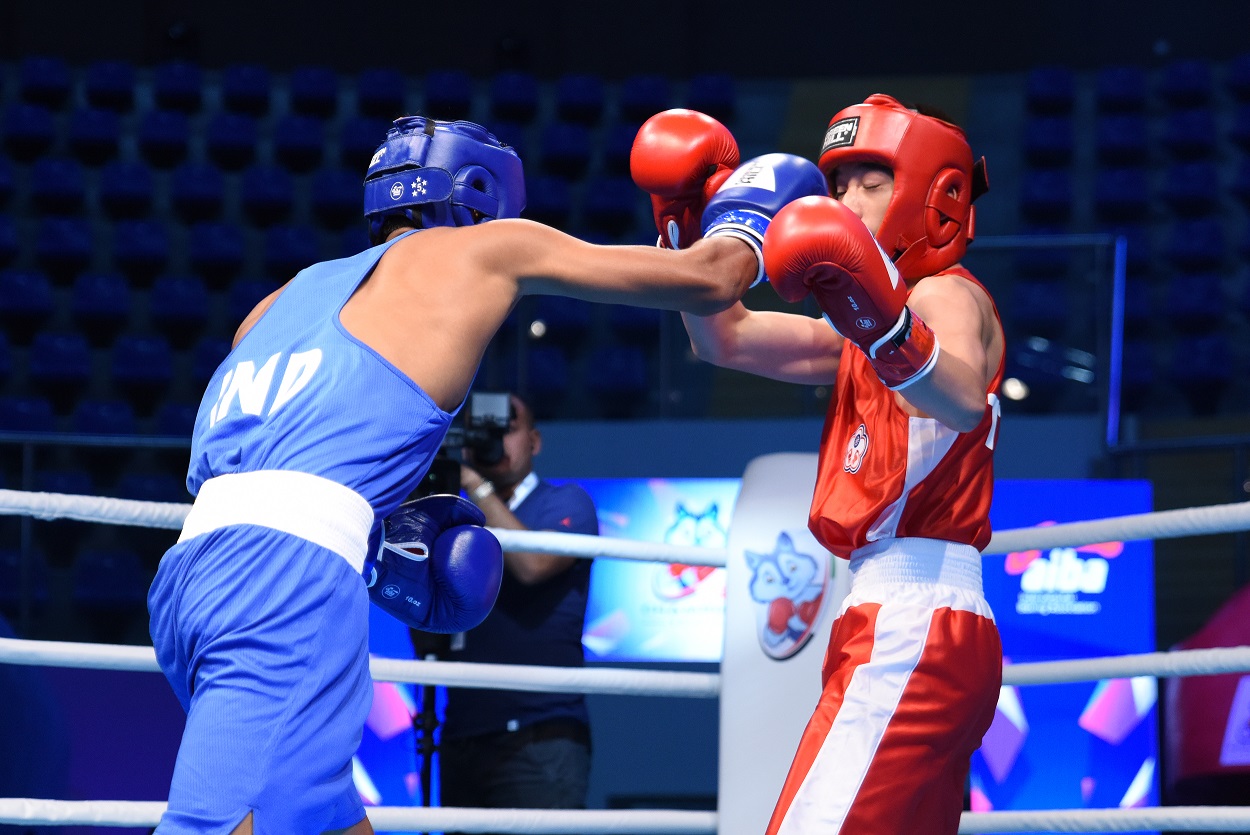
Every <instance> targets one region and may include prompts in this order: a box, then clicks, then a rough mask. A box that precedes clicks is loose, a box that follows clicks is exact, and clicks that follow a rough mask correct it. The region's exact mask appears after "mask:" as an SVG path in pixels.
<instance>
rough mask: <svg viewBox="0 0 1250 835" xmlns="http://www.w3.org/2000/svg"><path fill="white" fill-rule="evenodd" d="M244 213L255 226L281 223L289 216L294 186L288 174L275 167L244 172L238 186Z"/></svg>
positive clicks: (255, 167) (293, 197) (263, 167)
mask: <svg viewBox="0 0 1250 835" xmlns="http://www.w3.org/2000/svg"><path fill="white" fill-rule="evenodd" d="M239 192H240V200H241V202H242V205H243V212H244V214H246V215H247V218H248V220H249V221H251V222H252V223H253V224H254V225H256V226H261V227H267V226H273V225H274V224H276V223H282V222H283V221H285V220H286V219H287V218H288V217H290V215H291V209H292V208H293V206H294V202H295V185H294V183H293V182H292V180H291V175H290V174H288V173H287V172H286V171H285V170H284V169H282V168H279V167H278V166H276V165H253V166H252V167H251V168H248V169H247V170H246V171H244V172H243V181H242V184H241V185H240V189H239Z"/></svg>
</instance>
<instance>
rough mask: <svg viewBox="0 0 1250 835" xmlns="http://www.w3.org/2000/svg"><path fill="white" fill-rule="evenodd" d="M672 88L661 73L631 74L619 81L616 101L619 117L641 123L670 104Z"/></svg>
mask: <svg viewBox="0 0 1250 835" xmlns="http://www.w3.org/2000/svg"><path fill="white" fill-rule="evenodd" d="M671 101H672V90H671V89H670V87H669V82H668V79H667V78H666V77H664V76H662V75H647V74H640V75H631V76H629V77H628V78H626V79H624V80H623V81H622V82H621V85H620V90H619V91H618V102H619V110H620V114H621V118H622V119H623V120H624V121H626V122H635V123H637V124H639V125H641V124H642V123H643V122H645V121H646V120H647V119H650V118H651V117H652V116H654V115H655V114H657V113H659V112H660V111H661V110H667V109H668V108H669V107H670V106H671V104H670V103H671Z"/></svg>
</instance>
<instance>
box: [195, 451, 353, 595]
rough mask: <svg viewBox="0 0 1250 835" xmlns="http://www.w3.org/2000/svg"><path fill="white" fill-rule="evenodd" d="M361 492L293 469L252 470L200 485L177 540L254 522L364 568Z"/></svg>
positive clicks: (221, 476)
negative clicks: (305, 541)
mask: <svg viewBox="0 0 1250 835" xmlns="http://www.w3.org/2000/svg"><path fill="white" fill-rule="evenodd" d="M373 518H374V514H373V508H372V507H371V506H370V505H369V502H367V501H366V500H365V498H364V496H362V495H360V494H359V493H357V492H356V491H355V490H353V489H351V488H350V487H346V486H344V485H342V484H339V483H338V482H335V481H330V480H329V479H328V478H322V477H321V476H317V475H312V474H311V473H301V472H296V471H294V470H257V471H255V472H250V473H229V474H227V475H220V476H217V477H215V478H210V479H209V480H208V481H206V482H204V483H203V484H202V485H200V492H199V495H197V496H196V497H195V504H194V505H192V507H191V512H190V513H189V514H187V518H186V521H184V522H183V523H182V535H181V536H179V537H178V541H179V542H185V541H186V540H188V539H191V538H192V537H196V536H199V535H201V534H206V533H209V532H210V531H215V530H217V529H218V528H224V527H227V526H229V525H257V526H259V527H262V528H271V529H272V530H275V531H282V532H283V533H289V534H291V535H292V536H297V537H299V538H300V539H306V540H308V541H309V542H312V543H314V544H316V545H320V546H321V547H323V548H327V549H329V550H331V551H333V552H334V553H336V554H338V555H339V556H340V557H342V558H343V559H345V560H347V562H348V564H350V565H351V566H352V568H354V569H355V570H356V571H357V573H359V572H361V571H363V570H364V566H365V554H366V552H367V551H368V549H369V531H370V530H371V529H372V527H373Z"/></svg>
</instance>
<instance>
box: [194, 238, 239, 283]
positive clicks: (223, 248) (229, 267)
mask: <svg viewBox="0 0 1250 835" xmlns="http://www.w3.org/2000/svg"><path fill="white" fill-rule="evenodd" d="M188 238H189V241H188V245H187V254H188V257H189V259H190V261H191V269H192V270H193V271H194V272H195V274H196V275H198V276H200V277H201V278H203V279H204V280H205V281H207V282H208V284H209V286H210V287H214V288H216V287H221V286H224V285H225V284H226V283H228V282H229V281H230V279H232V278H234V277H235V276H236V275H238V274H239V271H240V270H242V269H243V264H244V261H245V258H246V249H245V241H244V238H243V232H242V230H241V229H239V228H238V227H237V226H234V225H232V224H229V223H197V224H195V225H194V226H192V227H191V230H190V234H189V235H188Z"/></svg>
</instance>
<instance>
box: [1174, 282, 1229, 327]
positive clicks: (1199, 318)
mask: <svg viewBox="0 0 1250 835" xmlns="http://www.w3.org/2000/svg"><path fill="white" fill-rule="evenodd" d="M1220 285H1221V279H1220V276H1219V275H1218V274H1216V273H1208V272H1192V273H1191V272H1179V273H1176V274H1174V275H1173V276H1172V277H1171V278H1170V279H1169V280H1168V287H1167V303H1166V305H1167V306H1166V310H1167V316H1166V318H1167V321H1168V323H1169V324H1170V325H1171V326H1172V328H1173V329H1174V330H1176V331H1177V332H1179V333H1205V332H1208V331H1211V330H1214V329H1218V328H1219V326H1220V324H1221V322H1223V320H1224V316H1225V314H1226V313H1227V312H1228V302H1227V300H1226V299H1225V298H1224V291H1223V289H1222V287H1221V286H1220Z"/></svg>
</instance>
